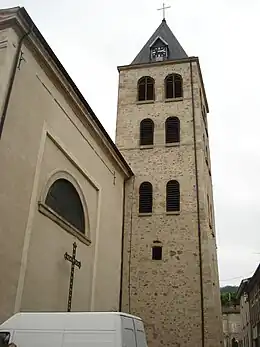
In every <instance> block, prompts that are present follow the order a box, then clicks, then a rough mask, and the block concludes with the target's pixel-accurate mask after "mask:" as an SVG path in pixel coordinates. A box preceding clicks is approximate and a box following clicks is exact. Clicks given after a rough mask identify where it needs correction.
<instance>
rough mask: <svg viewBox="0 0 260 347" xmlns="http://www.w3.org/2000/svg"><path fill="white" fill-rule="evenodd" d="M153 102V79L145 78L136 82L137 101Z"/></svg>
mask: <svg viewBox="0 0 260 347" xmlns="http://www.w3.org/2000/svg"><path fill="white" fill-rule="evenodd" d="M145 100H154V79H153V78H152V77H149V76H145V77H142V78H140V79H139V81H138V101H145Z"/></svg>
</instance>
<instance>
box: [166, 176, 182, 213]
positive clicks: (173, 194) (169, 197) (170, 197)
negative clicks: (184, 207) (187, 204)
mask: <svg viewBox="0 0 260 347" xmlns="http://www.w3.org/2000/svg"><path fill="white" fill-rule="evenodd" d="M166 211H167V212H174V211H176V212H177V211H180V185H179V182H178V181H169V182H168V183H167V186H166Z"/></svg>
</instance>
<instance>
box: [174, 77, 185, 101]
mask: <svg viewBox="0 0 260 347" xmlns="http://www.w3.org/2000/svg"><path fill="white" fill-rule="evenodd" d="M174 92H175V95H174V97H175V98H181V97H182V95H183V92H182V77H181V76H180V75H174Z"/></svg>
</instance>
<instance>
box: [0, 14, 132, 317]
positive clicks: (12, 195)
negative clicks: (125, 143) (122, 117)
mask: <svg viewBox="0 0 260 347" xmlns="http://www.w3.org/2000/svg"><path fill="white" fill-rule="evenodd" d="M0 112H1V113H0V114H1V118H0V133H1V138H0V163H1V165H0V177H1V179H0V243H1V247H0V293H1V295H0V322H1V321H3V320H5V319H6V318H8V317H9V316H10V315H12V314H13V313H14V312H17V311H66V310H67V301H68V291H69V280H70V266H71V264H70V262H69V261H67V260H65V259H64V254H65V253H66V252H67V253H68V254H69V255H71V254H72V247H73V243H74V242H76V243H77V246H78V247H77V253H76V258H77V260H79V261H80V262H81V268H80V269H79V268H77V267H76V269H75V280H74V287H73V297H72V309H73V310H80V311H89V310H105V311H110V310H118V309H119V295H120V283H121V282H120V269H121V248H122V247H121V239H122V223H123V201H124V181H125V180H126V179H128V178H129V177H130V176H131V175H132V173H131V170H130V168H129V166H128V165H127V164H126V162H125V161H124V159H123V157H122V155H121V154H120V153H119V151H118V149H117V148H116V146H115V145H114V143H113V142H112V140H111V139H110V138H109V136H108V135H107V133H106V132H105V130H104V129H103V127H102V125H101V124H100V123H99V121H98V120H97V118H96V117H95V115H94V113H93V111H92V110H91V108H90V107H89V105H88V104H87V102H86V101H85V100H84V98H83V97H82V95H81V94H80V92H79V91H78V90H77V87H76V86H75V85H74V84H73V82H72V81H71V79H70V77H69V76H68V74H67V73H66V71H65V70H64V68H63V67H62V65H61V64H60V62H59V61H58V59H57V57H55V55H54V53H53V52H52V51H51V49H50V47H49V46H48V44H47V43H46V41H45V40H44V39H43V37H42V36H41V34H40V33H39V31H38V29H37V28H36V26H35V25H34V23H33V22H32V20H31V19H30V17H29V16H28V14H27V12H26V11H25V10H24V9H19V8H14V9H9V10H2V11H0ZM90 163H91V164H90ZM104 288H105V290H104Z"/></svg>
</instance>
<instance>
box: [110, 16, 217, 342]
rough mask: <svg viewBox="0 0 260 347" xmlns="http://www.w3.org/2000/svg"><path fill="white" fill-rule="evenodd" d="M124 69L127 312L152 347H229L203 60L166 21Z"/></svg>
mask: <svg viewBox="0 0 260 347" xmlns="http://www.w3.org/2000/svg"><path fill="white" fill-rule="evenodd" d="M118 70H119V98H118V115H117V126H116V144H117V146H118V148H119V150H120V151H121V153H122V154H123V156H124V157H125V158H126V160H127V162H128V164H129V165H130V166H131V168H132V169H133V171H134V173H135V176H134V178H133V179H132V180H131V182H129V183H128V184H127V192H126V203H127V206H126V211H125V224H124V226H125V228H124V249H125V251H124V258H123V263H124V271H123V272H124V276H123V297H122V308H123V310H125V311H129V312H131V313H133V314H137V315H140V316H142V318H143V319H144V321H145V324H146V329H147V332H148V345H149V346H154V347H155V346H156V347H158V346H183V347H184V346H207V347H217V346H221V345H222V344H223V339H222V317H221V305H220V292H219V282H218V269H217V255H216V239H215V225H214V208H213V194H212V181H211V166H210V153H209V140H208V128H207V113H208V104H207V99H206V93H205V89H204V85H203V79H202V74H201V70H200V65H199V60H198V58H196V57H188V56H187V54H186V53H185V51H184V50H183V48H182V47H181V45H180V44H179V42H178V41H177V39H176V38H175V36H174V35H173V33H172V32H171V30H170V29H169V27H168V25H167V23H166V21H165V20H163V21H162V23H161V24H160V26H159V27H158V29H157V30H156V31H155V33H154V34H153V35H152V36H151V38H150V39H149V40H148V42H147V43H146V44H145V46H144V47H143V48H142V50H141V51H140V53H139V54H138V55H137V57H136V58H135V59H134V61H133V62H132V64H130V65H127V66H120V67H119V68H118ZM202 341H203V342H202Z"/></svg>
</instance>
